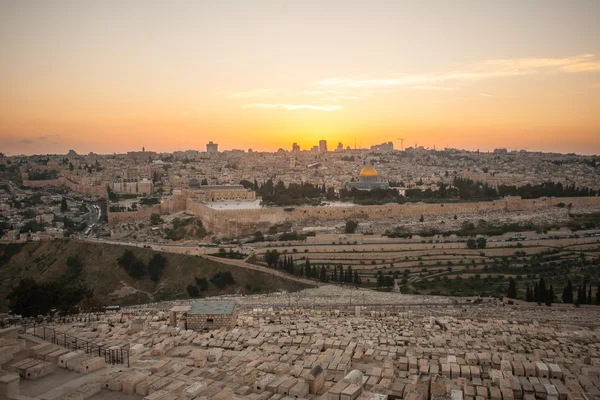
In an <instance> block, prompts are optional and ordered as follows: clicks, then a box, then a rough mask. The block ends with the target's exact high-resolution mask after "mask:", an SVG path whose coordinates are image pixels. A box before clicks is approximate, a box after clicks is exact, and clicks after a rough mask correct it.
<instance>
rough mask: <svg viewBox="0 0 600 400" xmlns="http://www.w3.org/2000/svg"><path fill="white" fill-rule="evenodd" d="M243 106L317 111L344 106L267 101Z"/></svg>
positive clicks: (333, 109) (331, 109) (339, 108)
mask: <svg viewBox="0 0 600 400" xmlns="http://www.w3.org/2000/svg"><path fill="white" fill-rule="evenodd" d="M243 108H283V109H284V110H289V111H293V110H317V111H337V110H341V109H342V108H343V107H342V106H338V105H327V106H315V105H310V104H267V103H252V104H245V105H244V106H243Z"/></svg>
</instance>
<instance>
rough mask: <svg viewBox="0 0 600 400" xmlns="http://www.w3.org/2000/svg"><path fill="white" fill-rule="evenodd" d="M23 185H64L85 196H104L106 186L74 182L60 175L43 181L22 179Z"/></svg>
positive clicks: (42, 186) (36, 186) (44, 186)
mask: <svg viewBox="0 0 600 400" xmlns="http://www.w3.org/2000/svg"><path fill="white" fill-rule="evenodd" d="M23 186H25V187H30V188H49V187H57V186H65V187H67V188H69V190H72V191H73V192H77V193H81V194H83V195H86V196H99V197H102V198H106V197H107V195H106V188H105V187H103V186H90V185H80V184H77V183H75V182H72V181H70V180H68V179H67V178H65V177H60V178H57V179H49V180H43V181H30V180H29V179H24V180H23Z"/></svg>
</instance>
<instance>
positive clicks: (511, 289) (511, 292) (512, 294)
mask: <svg viewBox="0 0 600 400" xmlns="http://www.w3.org/2000/svg"><path fill="white" fill-rule="evenodd" d="M506 296H507V297H508V298H510V299H516V298H517V284H516V283H515V280H514V279H513V278H510V279H509V280H508V291H507V292H506Z"/></svg>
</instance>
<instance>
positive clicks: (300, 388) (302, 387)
mask: <svg viewBox="0 0 600 400" xmlns="http://www.w3.org/2000/svg"><path fill="white" fill-rule="evenodd" d="M308 393H309V386H308V383H307V382H305V381H299V382H298V383H296V385H294V386H293V387H292V388H291V389H290V391H289V395H290V396H293V397H295V398H302V397H306V396H307V395H308Z"/></svg>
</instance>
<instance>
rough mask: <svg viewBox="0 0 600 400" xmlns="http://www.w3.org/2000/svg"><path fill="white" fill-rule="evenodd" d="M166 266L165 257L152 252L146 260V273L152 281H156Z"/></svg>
mask: <svg viewBox="0 0 600 400" xmlns="http://www.w3.org/2000/svg"><path fill="white" fill-rule="evenodd" d="M166 266H167V259H166V258H165V257H164V256H163V255H162V254H154V255H153V256H152V258H150V261H148V275H150V279H151V280H153V281H154V282H158V280H159V279H160V275H161V273H162V270H163V269H164V268H165V267H166Z"/></svg>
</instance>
